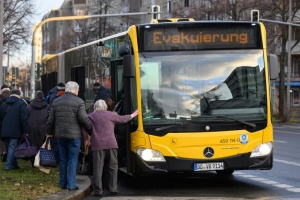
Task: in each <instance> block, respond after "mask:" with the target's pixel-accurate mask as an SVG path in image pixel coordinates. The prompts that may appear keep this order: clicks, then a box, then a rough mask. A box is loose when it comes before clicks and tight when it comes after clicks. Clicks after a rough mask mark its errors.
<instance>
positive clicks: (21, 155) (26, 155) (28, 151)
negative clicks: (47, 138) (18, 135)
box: [14, 135, 38, 160]
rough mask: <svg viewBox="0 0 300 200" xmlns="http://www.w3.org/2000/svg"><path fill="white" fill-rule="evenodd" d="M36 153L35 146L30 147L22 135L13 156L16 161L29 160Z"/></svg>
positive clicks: (27, 139) (25, 137) (27, 140)
mask: <svg viewBox="0 0 300 200" xmlns="http://www.w3.org/2000/svg"><path fill="white" fill-rule="evenodd" d="M37 152H38V148H37V146H31V144H30V142H29V138H28V136H27V135H23V137H22V139H21V140H20V143H19V145H18V146H17V147H16V149H15V152H14V156H15V158H17V159H25V160H26V159H31V158H33V157H34V156H35V155H36V154H37Z"/></svg>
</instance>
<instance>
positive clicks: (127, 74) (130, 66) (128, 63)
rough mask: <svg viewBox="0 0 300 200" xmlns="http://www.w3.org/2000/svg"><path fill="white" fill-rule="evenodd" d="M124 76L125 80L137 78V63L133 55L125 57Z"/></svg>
mask: <svg viewBox="0 0 300 200" xmlns="http://www.w3.org/2000/svg"><path fill="white" fill-rule="evenodd" d="M123 76H124V78H134V77H135V62H134V56H133V55H125V56H123Z"/></svg>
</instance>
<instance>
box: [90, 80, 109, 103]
mask: <svg viewBox="0 0 300 200" xmlns="http://www.w3.org/2000/svg"><path fill="white" fill-rule="evenodd" d="M99 99H102V100H106V99H112V95H111V81H110V79H108V78H106V79H105V80H104V83H103V85H101V86H100V88H99V89H98V93H97V96H96V98H95V100H94V103H95V102H96V101H98V100H99Z"/></svg>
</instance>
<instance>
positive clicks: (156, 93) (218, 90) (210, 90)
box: [140, 50, 266, 123]
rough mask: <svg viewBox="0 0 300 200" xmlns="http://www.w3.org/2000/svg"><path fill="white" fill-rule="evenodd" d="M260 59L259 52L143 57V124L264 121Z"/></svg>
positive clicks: (263, 83)
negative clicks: (203, 118)
mask: <svg viewBox="0 0 300 200" xmlns="http://www.w3.org/2000/svg"><path fill="white" fill-rule="evenodd" d="M228 52H229V53H228ZM262 56H263V52H262V50H247V51H244V52H243V51H238V52H236V51H227V52H225V53H224V52H221V51H218V52H217V53H212V52H210V53H203V52H191V53H190V54H186V55H183V54H181V55H174V53H172V54H170V53H160V54H159V55H158V54H155V53H147V54H143V55H141V56H140V63H141V65H140V74H141V89H142V108H143V117H144V121H145V122H149V123H163V121H166V120H170V119H172V120H176V119H179V118H185V119H191V118H192V117H195V116H200V115H227V116H235V117H240V118H242V119H244V120H257V119H265V112H266V108H265V107H266V103H265V101H266V89H265V78H264V64H263V59H262ZM154 121H155V122H154Z"/></svg>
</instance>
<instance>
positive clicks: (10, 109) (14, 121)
mask: <svg viewBox="0 0 300 200" xmlns="http://www.w3.org/2000/svg"><path fill="white" fill-rule="evenodd" d="M20 94H21V92H20V90H17V89H15V90H12V92H11V95H10V96H9V97H8V98H7V100H6V101H5V102H4V103H3V104H2V105H1V107H0V120H2V124H1V137H2V138H4V139H5V141H6V144H7V159H6V163H5V169H6V170H11V169H18V168H19V166H18V162H17V160H16V158H15V157H14V151H15V149H16V147H17V145H18V142H19V140H20V138H21V137H22V136H23V134H25V133H27V131H28V121H27V116H28V114H27V108H26V104H25V102H24V101H23V100H22V99H21V98H20Z"/></svg>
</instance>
